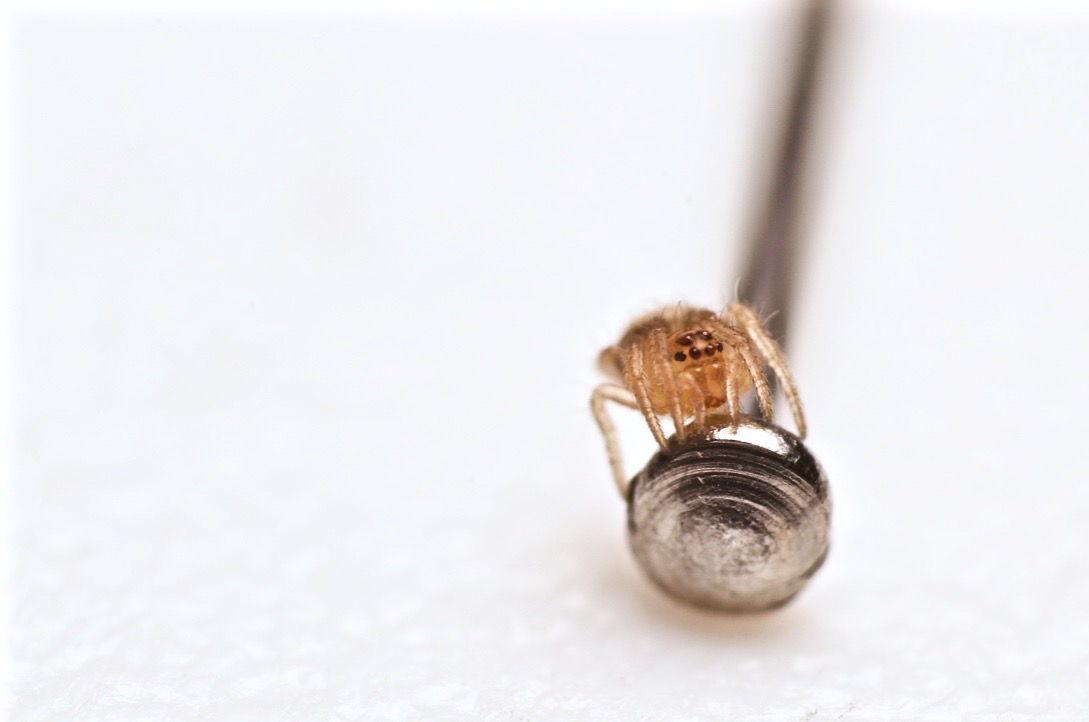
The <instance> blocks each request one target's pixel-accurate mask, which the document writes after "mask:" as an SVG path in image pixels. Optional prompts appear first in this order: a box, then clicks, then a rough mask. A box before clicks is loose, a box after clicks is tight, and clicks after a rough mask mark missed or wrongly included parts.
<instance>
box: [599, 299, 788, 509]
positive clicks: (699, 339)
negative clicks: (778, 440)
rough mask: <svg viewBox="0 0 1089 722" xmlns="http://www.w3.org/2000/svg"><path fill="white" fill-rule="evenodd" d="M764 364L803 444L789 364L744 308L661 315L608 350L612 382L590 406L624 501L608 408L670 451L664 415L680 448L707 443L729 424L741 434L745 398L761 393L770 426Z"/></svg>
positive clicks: (680, 309) (677, 309) (679, 309)
mask: <svg viewBox="0 0 1089 722" xmlns="http://www.w3.org/2000/svg"><path fill="white" fill-rule="evenodd" d="M762 363H766V364H767V365H768V366H770V367H771V370H772V371H773V372H774V373H775V376H776V378H777V379H778V380H779V383H780V385H781V386H782V387H783V391H784V393H785V394H786V398H787V402H788V403H789V404H790V411H791V413H792V415H793V416H794V425H795V426H796V427H797V429H798V435H799V436H800V437H802V438H805V416H804V415H803V414H802V404H801V401H800V400H799V398H798V390H797V388H796V387H795V386H794V379H793V377H792V376H791V375H790V369H789V368H788V367H787V363H786V359H785V358H783V353H782V351H781V350H780V349H779V345H778V344H776V343H775V341H774V339H772V338H771V336H770V335H768V332H767V330H765V328H764V324H763V323H761V322H760V317H759V316H757V315H756V312H755V311H753V310H752V309H751V308H749V307H748V306H746V305H745V304H743V303H732V304H730V305H729V306H727V308H726V310H725V311H723V313H722V314H721V315H716V314H715V313H714V312H713V311H709V310H707V309H703V308H695V307H693V306H688V305H685V304H678V305H677V306H673V307H666V308H663V309H662V310H660V311H656V312H654V313H651V314H648V315H646V316H643V317H642V318H639V319H637V320H636V321H635V322H634V323H632V324H631V326H629V327H628V329H627V330H626V331H625V332H624V335H623V336H621V337H620V340H619V341H618V342H617V343H616V344H615V345H613V346H609V347H608V348H606V349H605V350H604V351H602V352H601V356H600V357H599V358H598V365H599V366H600V368H601V371H602V372H603V373H604V374H605V375H606V376H608V377H609V378H610V379H612V381H613V383H603V384H601V385H600V386H598V387H597V388H596V389H594V392H593V395H592V396H591V398H590V406H591V408H592V409H593V412H594V418H595V419H596V420H597V424H598V426H599V427H601V433H602V435H603V436H604V437H605V447H606V449H607V451H608V454H609V466H610V467H611V468H612V472H613V476H614V478H615V479H616V484H617V487H618V488H619V489H620V493H621V495H622V496H626V495H627V477H626V476H625V475H624V469H623V464H622V462H621V459H620V446H619V444H618V443H617V439H616V427H615V426H613V423H612V420H611V419H610V418H609V415H608V413H607V412H606V410H605V402H606V401H613V402H615V403H618V404H621V405H623V406H627V407H628V408H631V409H635V410H636V411H639V412H640V413H641V414H643V417H644V418H645V419H646V421H647V425H648V426H649V427H650V431H651V433H652V434H653V435H654V438H655V440H656V441H657V442H658V445H659V446H660V447H662V448H663V449H668V448H669V442H668V441H667V439H666V435H665V432H663V430H662V424H661V422H660V421H659V419H658V417H659V416H667V415H668V416H669V417H670V418H671V419H672V421H673V427H674V429H675V435H676V440H677V442H684V441H685V439H687V438H688V437H689V436H690V435H691V436H693V437H699V438H702V437H706V436H708V435H709V434H710V433H711V432H712V431H714V430H715V429H716V428H722V427H723V425H726V426H729V427H730V429H731V430H732V431H736V430H737V427H738V424H739V422H740V420H741V403H740V398H741V396H742V395H743V394H745V393H747V392H748V391H750V390H754V389H755V391H756V398H757V401H758V403H759V406H760V413H761V415H762V416H763V417H764V419H766V420H768V421H770V420H771V419H772V416H773V410H772V398H771V389H770V388H769V386H768V380H767V376H765V374H764V369H763V365H762ZM689 418H691V419H692V422H691V423H688V424H686V420H687V419H689ZM723 420H725V424H723Z"/></svg>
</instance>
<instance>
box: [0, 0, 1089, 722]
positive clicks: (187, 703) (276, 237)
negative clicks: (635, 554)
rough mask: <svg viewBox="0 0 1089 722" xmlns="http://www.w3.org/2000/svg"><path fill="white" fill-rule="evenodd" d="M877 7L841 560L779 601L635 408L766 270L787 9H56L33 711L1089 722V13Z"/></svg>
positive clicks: (30, 373)
mask: <svg viewBox="0 0 1089 722" xmlns="http://www.w3.org/2000/svg"><path fill="white" fill-rule="evenodd" d="M844 15H845V17H844V19H845V20H846V21H847V22H846V23H845V26H844V27H843V28H842V33H841V35H840V37H839V38H838V39H837V41H838V42H837V48H836V55H835V58H834V67H833V68H832V73H833V76H832V79H831V82H830V85H829V97H828V102H827V104H826V107H825V110H826V112H825V113H824V114H823V116H822V118H821V139H822V141H823V143H822V145H821V147H820V154H819V163H818V165H817V172H818V178H817V181H816V184H815V188H814V193H813V203H814V206H813V216H812V218H813V227H812V233H811V237H810V239H809V244H808V249H807V254H806V267H805V269H804V273H803V279H802V281H803V283H802V288H801V292H800V295H799V297H798V307H797V309H796V313H795V316H794V323H795V324H796V325H795V333H794V337H793V339H792V340H793V343H792V349H791V352H792V353H791V355H792V361H793V364H794V367H795V371H796V375H797V377H798V381H799V384H800V387H801V391H802V394H803V398H804V399H805V401H806V403H807V410H808V413H809V417H810V422H811V428H812V435H811V438H810V447H811V448H812V449H813V451H814V452H815V453H816V454H817V455H818V457H819V458H821V460H822V462H823V463H824V465H825V466H826V468H827V471H828V473H829V476H830V479H831V482H832V490H833V495H834V503H835V519H834V524H835V527H834V540H833V549H832V555H831V557H830V559H829V561H828V564H827V566H826V568H825V569H824V570H823V571H822V572H821V573H820V574H819V575H818V577H817V578H816V579H815V580H814V582H813V584H812V585H811V586H810V588H809V589H808V590H807V591H806V592H805V593H804V594H803V595H802V596H801V597H800V598H799V599H797V600H796V601H795V603H794V604H793V605H792V606H790V607H788V608H787V609H784V610H782V611H780V612H776V613H773V614H767V615H761V616H755V617H743V618H720V617H715V616H709V615H707V614H704V613H701V612H697V611H692V610H689V609H686V608H683V607H680V606H677V605H676V604H675V603H673V602H672V601H670V600H668V599H666V598H664V597H662V596H661V595H660V594H659V593H658V592H657V591H656V590H654V589H652V588H651V587H650V586H649V584H648V583H647V582H646V581H645V580H644V579H642V578H641V577H640V575H639V572H638V570H637V569H636V568H635V567H634V565H633V563H632V562H631V560H630V559H629V557H628V553H627V550H626V548H625V539H624V528H623V517H624V509H623V505H622V503H621V501H620V500H619V499H618V498H617V497H616V494H615V490H614V489H613V487H612V483H611V481H610V477H609V474H608V468H607V465H606V461H605V457H604V451H603V448H602V443H601V439H600V437H599V434H598V432H597V430H596V428H595V427H594V425H593V423H592V421H591V418H590V415H589V412H588V408H587V399H588V396H589V392H590V389H591V388H592V387H593V385H594V384H595V383H597V377H596V374H595V370H594V366H593V364H594V359H595V357H596V354H597V351H598V350H599V349H600V347H602V346H604V345H606V344H608V343H610V342H612V341H613V340H614V336H615V335H616V334H617V333H619V331H620V330H621V329H622V327H623V326H624V325H625V324H626V323H627V321H628V320H629V319H630V318H631V317H632V316H634V315H635V314H637V313H639V312H642V311H645V310H647V309H649V308H652V307H654V306H655V305H658V304H662V303H669V302H673V301H675V300H679V299H682V298H683V299H685V300H688V301H691V302H695V303H701V304H706V305H711V306H717V305H721V304H722V303H724V302H725V301H727V300H729V293H730V290H731V289H730V285H731V284H730V278H731V273H733V272H734V271H733V270H731V269H734V268H736V261H737V260H738V253H737V251H738V247H737V245H738V243H739V241H740V239H741V236H742V233H743V231H744V229H745V223H746V221H747V220H748V218H747V215H746V214H747V213H748V210H749V208H748V203H749V202H750V201H751V200H752V197H753V193H754V190H755V189H754V179H755V178H757V168H758V161H759V159H760V158H761V155H762V154H763V153H764V152H766V150H767V141H768V137H767V135H768V134H767V132H766V130H767V128H766V123H767V120H768V117H769V108H770V104H771V103H772V102H773V101H774V100H775V99H776V98H777V97H778V96H779V93H780V90H781V89H780V87H779V86H778V84H777V83H778V81H779V80H780V78H781V72H780V71H781V70H782V68H783V67H784V64H785V63H786V62H787V61H788V60H789V58H790V57H791V54H790V50H789V49H788V48H786V47H785V46H784V45H783V43H784V42H785V41H786V40H787V39H788V38H789V35H790V28H791V18H790V16H789V14H788V13H787V8H786V6H784V5H782V4H781V3H778V4H768V5H764V4H762V3H750V4H746V5H737V6H735V7H733V8H732V9H729V10H724V11H722V12H719V13H716V14H701V13H690V14H675V15H668V14H654V15H648V14H620V15H614V14H600V15H545V16H539V15H538V16H516V15H488V16H464V15H463V16H450V15H432V16H404V15H371V16H367V15H324V16H323V15H310V16H271V15H269V16H259V15H219V16H216V15H207V16H199V15H189V16H183V15H171V14H158V15H156V14H147V15H136V14H113V15H99V16H88V15H63V14H61V15H32V16H24V17H22V18H21V19H19V20H18V21H17V22H16V24H15V27H14V30H15V35H14V37H15V45H14V55H13V58H14V60H13V62H14V70H15V74H14V99H15V102H14V108H13V111H14V112H13V116H12V123H13V126H14V138H15V143H14V146H13V156H14V157H13V160H14V168H15V173H14V196H13V198H14V214H15V216H14V220H15V243H14V248H13V259H14V263H13V270H14V276H15V280H16V284H17V288H16V291H15V299H16V301H15V314H14V334H13V340H14V344H13V347H14V349H13V350H14V367H15V368H14V371H15V375H14V379H15V381H14V385H13V386H14V392H15V410H16V414H15V432H16V435H15V444H14V457H15V458H14V464H15V474H14V482H13V484H12V488H11V500H12V506H11V510H12V511H11V518H12V522H13V537H12V538H13V554H12V560H13V569H12V571H13V575H12V582H11V585H12V599H13V606H14V609H13V626H12V633H11V641H12V659H13V662H14V672H15V686H14V693H15V706H14V719H16V720H20V721H30V720H56V719H80V720H137V719H139V720H158V719H162V720H198V719H199V720H205V719H216V720H250V719H253V720H257V719H260V720H270V719H283V720H289V719H290V720H298V719H307V720H311V719H313V720H364V719H366V720H370V719H377V720H386V719H391V720H392V719H436V718H459V717H463V718H473V719H533V720H536V719H557V718H576V719H602V720H606V719H618V720H619V719H623V720H627V719H766V720H786V719H796V720H803V719H804V720H809V719H857V720H952V719H957V720H960V719H987V720H992V719H1002V720H1030V719H1031V720H1041V719H1047V720H1068V719H1069V720H1074V719H1079V718H1080V716H1081V715H1082V714H1084V712H1083V711H1084V710H1085V709H1086V708H1087V706H1089V684H1087V680H1089V621H1087V619H1086V616H1085V608H1086V605H1087V603H1089V562H1087V561H1086V557H1085V553H1084V552H1085V550H1086V549H1087V548H1089V531H1087V527H1086V524H1085V519H1086V516H1087V513H1089V485H1086V484H1085V483H1084V482H1085V470H1084V469H1083V468H1082V466H1081V460H1082V457H1083V455H1082V454H1081V452H1080V451H1078V450H1079V449H1080V448H1081V444H1082V443H1083V440H1084V437H1085V435H1084V431H1085V422H1084V420H1083V416H1084V412H1083V407H1084V406H1085V405H1086V404H1089V384H1087V383H1086V381H1085V379H1084V377H1083V376H1082V366H1083V365H1084V364H1083V359H1084V354H1085V352H1086V334H1085V330H1084V328H1085V324H1084V319H1083V315H1084V312H1085V310H1086V309H1087V307H1089V303H1087V302H1089V292H1087V291H1086V283H1085V281H1084V278H1083V276H1084V274H1085V273H1086V271H1087V270H1089V250H1087V246H1086V243H1085V241H1086V237H1087V233H1089V204H1087V203H1086V192H1087V189H1089V135H1087V134H1086V133H1085V128H1086V123H1087V120H1089V13H1086V12H1076V11H1071V10H1068V11H1064V12H1059V11H1049V12H1042V11H1034V12H1029V11H1021V12H1016V11H1009V10H1005V11H987V10H985V9H978V8H977V9H974V10H968V9H964V8H962V9H961V11H957V12H950V11H949V10H942V9H936V8H930V7H926V6H919V7H912V6H910V5H895V4H888V5H879V4H873V5H862V4H856V5H855V6H852V7H850V8H847V9H846V10H845V12H844ZM625 432H626V437H627V438H626V439H625V442H626V444H627V446H628V447H629V449H646V448H648V446H647V443H646V442H647V439H646V438H645V435H646V433H645V431H644V430H643V429H641V428H640V422H639V421H638V420H637V419H636V420H634V422H633V423H630V424H627V425H626V426H625ZM639 453H640V452H639V451H629V455H630V456H631V461H630V462H629V463H633V464H634V463H636V457H638V456H639Z"/></svg>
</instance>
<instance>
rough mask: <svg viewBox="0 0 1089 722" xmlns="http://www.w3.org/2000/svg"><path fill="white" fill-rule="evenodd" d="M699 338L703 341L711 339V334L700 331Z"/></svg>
mask: <svg viewBox="0 0 1089 722" xmlns="http://www.w3.org/2000/svg"><path fill="white" fill-rule="evenodd" d="M700 338H702V339H703V340H704V341H710V340H711V334H710V333H708V332H707V331H700Z"/></svg>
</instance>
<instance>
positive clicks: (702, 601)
mask: <svg viewBox="0 0 1089 722" xmlns="http://www.w3.org/2000/svg"><path fill="white" fill-rule="evenodd" d="M728 426H729V425H728V424H727V423H723V424H722V425H721V426H720V427H719V428H717V430H715V431H714V432H713V433H712V434H711V436H710V438H692V439H691V440H690V441H688V442H686V443H681V444H676V443H671V444H670V447H669V449H668V450H663V451H661V452H659V453H658V454H656V455H655V456H654V457H653V458H652V459H651V460H650V462H649V463H648V464H647V466H646V467H645V468H644V469H643V470H642V471H640V472H639V473H638V474H637V475H636V476H635V478H634V479H633V480H632V482H631V484H630V485H629V489H628V537H629V542H630V544H631V548H632V551H633V553H634V554H635V558H636V560H637V561H638V563H639V565H640V566H641V567H642V568H643V571H644V572H646V574H647V576H649V577H650V578H651V579H652V580H653V581H654V582H655V583H656V584H658V586H659V587H661V588H662V589H664V590H665V591H666V592H668V593H669V594H670V595H672V596H674V597H677V598H679V599H681V600H683V601H686V602H689V603H691V604H695V605H697V606H701V607H706V608H710V609H715V610H720V611H729V612H755V611H761V610H765V609H773V608H775V607H779V606H782V605H784V604H786V603H787V602H789V601H790V600H791V599H792V598H793V597H794V596H795V595H796V594H797V593H798V592H799V591H800V590H801V589H802V587H803V586H805V584H806V582H807V581H808V580H809V578H810V577H811V576H812V575H813V574H814V573H815V572H816V571H817V570H818V569H819V568H820V566H821V564H822V563H823V562H824V559H825V557H826V555H827V554H828V527H829V521H830V514H831V502H830V499H829V495H828V483H827V480H826V479H825V476H824V472H823V471H822V469H821V467H820V465H819V464H818V463H817V460H816V459H815V458H814V457H813V455H812V454H811V453H810V452H809V450H808V449H806V447H805V445H804V444H803V443H802V442H801V440H800V439H798V437H796V436H794V435H793V434H791V433H789V432H787V431H785V430H783V429H780V428H779V427H777V426H774V425H772V424H769V423H766V422H763V421H760V420H757V419H754V418H751V417H744V418H743V419H742V420H741V423H740V425H739V426H738V429H737V431H736V432H734V431H730V430H729V428H728ZM671 441H674V442H675V440H671Z"/></svg>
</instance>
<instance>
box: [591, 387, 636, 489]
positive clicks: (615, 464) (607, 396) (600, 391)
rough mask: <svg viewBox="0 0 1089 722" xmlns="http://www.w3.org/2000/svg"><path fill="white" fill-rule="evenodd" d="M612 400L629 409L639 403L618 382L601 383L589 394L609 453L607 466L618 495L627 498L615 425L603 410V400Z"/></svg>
mask: <svg viewBox="0 0 1089 722" xmlns="http://www.w3.org/2000/svg"><path fill="white" fill-rule="evenodd" d="M606 401H613V402H615V403H618V404H621V405H622V406H627V407H628V408H629V409H635V410H636V411H638V410H639V404H638V403H636V401H635V397H634V396H633V395H632V393H631V391H628V390H627V389H626V388H624V387H623V386H620V385H619V384H601V385H600V386H598V387H597V388H596V389H594V393H593V394H591V396H590V408H591V410H593V412H594V419H595V420H596V421H597V425H598V427H599V428H600V429H601V435H602V436H604V437H605V450H606V451H607V452H608V454H609V468H611V469H612V471H613V479H614V480H615V481H616V488H617V489H618V490H619V491H620V496H621V497H623V498H625V499H627V498H628V477H627V476H625V475H624V463H623V461H622V460H621V458H620V444H619V442H617V440H616V427H615V426H614V425H613V420H612V419H611V418H609V412H608V411H606V410H605V402H606Z"/></svg>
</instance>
